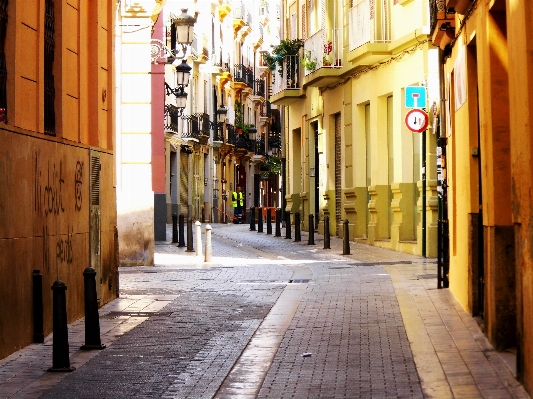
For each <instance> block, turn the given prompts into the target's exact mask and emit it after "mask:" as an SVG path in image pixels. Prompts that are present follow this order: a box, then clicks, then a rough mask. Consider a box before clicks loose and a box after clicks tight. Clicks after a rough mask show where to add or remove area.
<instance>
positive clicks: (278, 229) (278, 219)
mask: <svg viewBox="0 0 533 399" xmlns="http://www.w3.org/2000/svg"><path fill="white" fill-rule="evenodd" d="M276 237H281V209H276Z"/></svg>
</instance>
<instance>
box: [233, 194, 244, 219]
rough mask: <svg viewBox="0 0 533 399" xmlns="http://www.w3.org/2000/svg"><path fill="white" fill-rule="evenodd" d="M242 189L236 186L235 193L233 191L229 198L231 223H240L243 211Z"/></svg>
mask: <svg viewBox="0 0 533 399" xmlns="http://www.w3.org/2000/svg"><path fill="white" fill-rule="evenodd" d="M241 190H242V188H241V186H237V191H234V192H233V194H232V196H231V204H232V205H233V223H235V224H241V223H242V209H243V205H244V204H243V197H242V191H241Z"/></svg>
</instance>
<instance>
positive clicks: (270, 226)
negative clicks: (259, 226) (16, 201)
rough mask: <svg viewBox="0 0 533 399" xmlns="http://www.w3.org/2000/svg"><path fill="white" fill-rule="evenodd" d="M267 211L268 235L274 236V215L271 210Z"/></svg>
mask: <svg viewBox="0 0 533 399" xmlns="http://www.w3.org/2000/svg"><path fill="white" fill-rule="evenodd" d="M266 210H267V234H272V214H271V211H270V208H266Z"/></svg>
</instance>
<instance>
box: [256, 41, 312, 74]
mask: <svg viewBox="0 0 533 399" xmlns="http://www.w3.org/2000/svg"><path fill="white" fill-rule="evenodd" d="M303 45H304V42H303V40H301V39H292V40H289V39H283V40H281V41H280V42H279V44H278V45H276V46H274V45H272V46H271V47H272V54H269V53H264V54H263V59H264V60H265V62H266V63H267V65H268V68H269V69H270V70H272V71H273V70H274V69H276V65H277V66H278V72H279V73H280V75H282V74H283V61H284V59H285V57H286V56H288V55H298V53H299V52H300V49H301V48H302V47H303Z"/></svg>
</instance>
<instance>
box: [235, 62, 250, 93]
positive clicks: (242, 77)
mask: <svg viewBox="0 0 533 399" xmlns="http://www.w3.org/2000/svg"><path fill="white" fill-rule="evenodd" d="M233 80H234V81H235V82H242V83H245V84H246V85H247V86H248V87H250V88H253V87H254V72H253V70H252V68H250V67H247V66H245V65H243V64H235V65H234V66H233Z"/></svg>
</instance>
